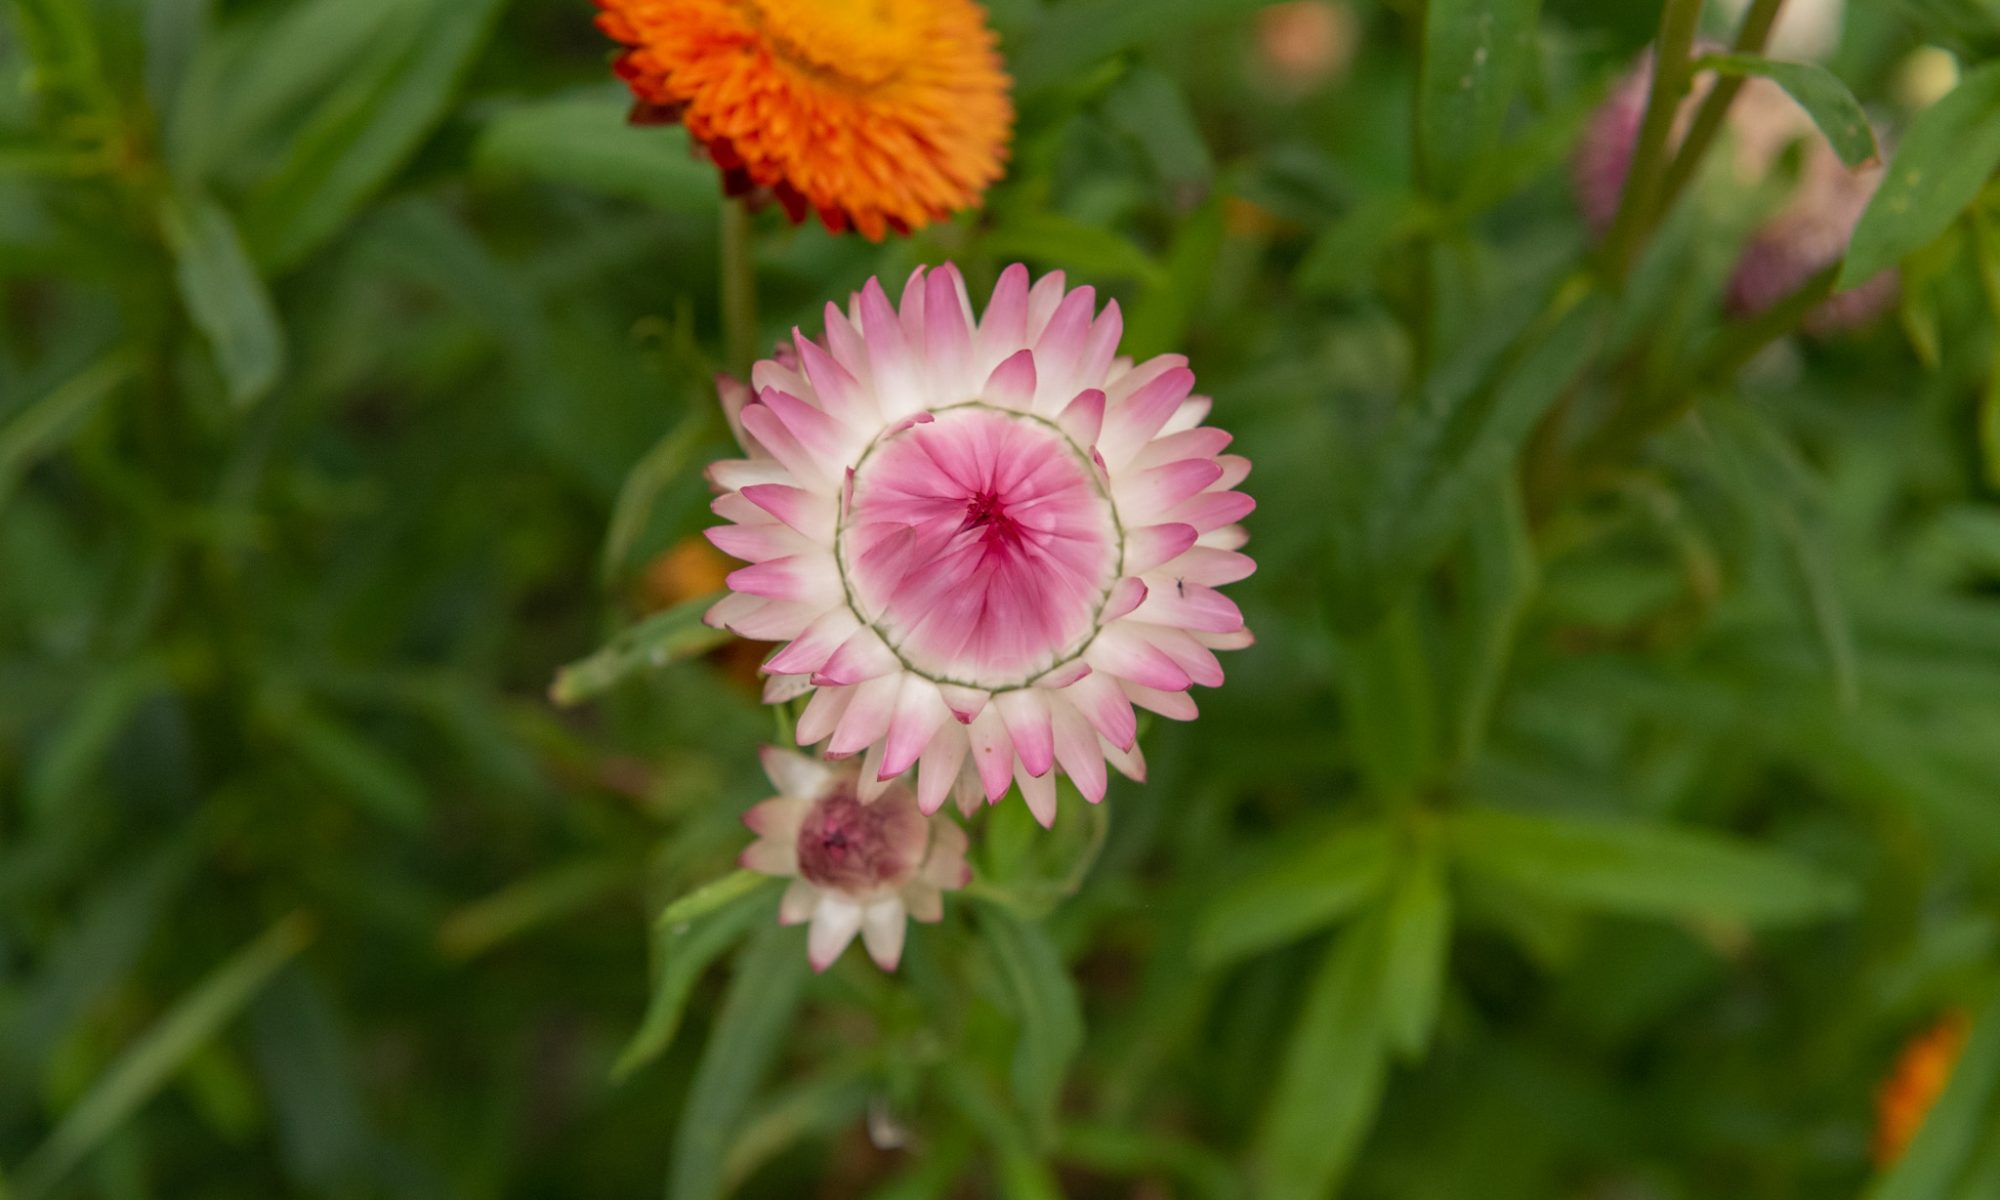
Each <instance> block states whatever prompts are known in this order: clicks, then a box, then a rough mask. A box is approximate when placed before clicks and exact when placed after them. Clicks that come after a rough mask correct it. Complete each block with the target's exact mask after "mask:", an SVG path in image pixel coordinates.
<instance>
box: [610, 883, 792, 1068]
mask: <svg viewBox="0 0 2000 1200" xmlns="http://www.w3.org/2000/svg"><path fill="white" fill-rule="evenodd" d="M774 883H776V880H773V879H771V878H769V877H768V876H763V875H758V874H756V873H755V872H753V871H737V872H735V873H734V874H731V875H727V876H724V877H723V878H722V879H720V880H718V881H716V882H715V883H712V884H710V885H708V886H707V887H704V888H701V889H698V890H697V891H695V892H692V893H690V894H689V895H687V896H685V897H683V898H682V899H680V900H678V901H676V902H675V903H673V904H671V905H668V906H667V911H666V912H665V913H662V914H661V917H660V920H659V922H658V923H657V924H656V925H655V926H654V929H653V971H654V974H653V997H652V999H651V1001H649V1002H648V1003H647V1005H646V1015H645V1017H644V1018H643V1019H642V1020H641V1021H640V1023H639V1029H638V1032H636V1033H634V1034H633V1035H632V1040H631V1041H630V1042H628V1043H626V1045H625V1049H623V1050H622V1051H620V1052H619V1054H618V1061H617V1062H616V1063H615V1064H613V1065H612V1068H611V1077H612V1078H613V1079H614V1080H616V1079H624V1078H626V1077H627V1076H629V1075H631V1074H632V1072H634V1071H637V1070H638V1069H639V1068H641V1067H643V1066H645V1065H646V1064H647V1063H650V1062H652V1061H653V1060H654V1059H656V1058H658V1057H659V1056H660V1055H661V1054H664V1053H665V1052H666V1050H667V1047H668V1046H670V1045H672V1044H673V1040H674V1034H675V1033H676V1032H677V1031H678V1030H679V1029H680V1023H681V1016H682V1014H683V1013H685V1012H686V1011H687V1004H688V997H689V996H690V995H691V994H692V993H693V991H694V985H695V983H696V982H697V981H698V980H700V978H701V976H702V973H703V972H704V971H706V970H708V968H709V966H710V964H712V963H714V962H715V960H716V959H718V958H721V957H722V956H723V955H724V954H726V953H728V951H729V949H730V947H732V946H734V945H735V944H736V943H737V942H738V941H740V940H741V939H742V938H743V936H744V935H745V934H747V933H749V932H750V930H752V929H754V928H756V927H757V926H758V925H759V924H770V923H773V922H774V921H775V919H776V918H775V917H774V916H773V915H772V911H771V904H770V885H772V884H774Z"/></svg>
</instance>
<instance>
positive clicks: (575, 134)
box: [472, 88, 722, 218]
mask: <svg viewBox="0 0 2000 1200" xmlns="http://www.w3.org/2000/svg"><path fill="white" fill-rule="evenodd" d="M631 107H632V97H631V94H630V93H629V92H627V91H626V90H625V89H623V88H618V89H616V90H615V91H613V90H609V89H606V90H602V91H598V90H592V91H591V92H589V93H580V94H575V95H565V96H558V97H555V98H553V99H549V100H540V101H535V102H532V103H528V104H521V105H517V106H515V107H512V108H506V109H502V110H501V111H500V112H498V113H497V114H495V115H494V117H493V118H492V119H491V120H490V121H488V122H487V123H486V126H485V128H483V129H482V130H480V133H479V140H478V141H477V142H476V143H475V144H474V145H473V149H472V166H473V170H474V171H475V172H477V173H479V174H481V175H485V176H488V177H490V178H508V177H527V178H532V179H539V180H542V181H544V182H547V183H554V184H561V185H565V186H570V187H580V188H584V189H586V190H588V191H593V192H599V193H602V194H604V195H607V196H622V197H625V198H628V199H632V200H640V201H643V202H645V203H647V204H651V205H653V206H655V207H657V208H661V209H664V210H666V211H668V212H674V213H686V214H689V215H695V216H701V217H704V218H705V217H708V216H710V215H712V214H713V213H714V212H715V204H716V197H717V196H718V195H719V194H720V193H721V189H722V184H721V181H720V177H719V176H718V175H717V173H716V170H715V168H714V167H713V166H712V165H710V164H709V163H708V162H707V160H705V159H703V158H701V157H699V156H697V155H696V154H694V153H693V151H692V150H691V149H690V147H689V145H688V137H687V131H686V130H685V129H683V128H681V127H680V126H678V125H673V126H662V125H646V126H637V125H633V124H631V123H629V122H628V121H627V120H626V119H625V118H626V113H627V112H628V111H629V110H630V109H631Z"/></svg>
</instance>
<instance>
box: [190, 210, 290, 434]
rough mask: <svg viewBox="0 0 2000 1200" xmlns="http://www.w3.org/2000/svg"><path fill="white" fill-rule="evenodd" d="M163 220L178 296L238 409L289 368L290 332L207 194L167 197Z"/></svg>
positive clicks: (232, 229)
mask: <svg viewBox="0 0 2000 1200" xmlns="http://www.w3.org/2000/svg"><path fill="white" fill-rule="evenodd" d="M160 225H161V228H162V229H163V230H164V231H165V233H166V238H167V246H168V247H169V248H170V249H171V250H172V251H173V254H174V281H175V283H176V284H178V285H179V287H180V294H181V303H183V304H185V305H186V306H187V310H188V315H189V316H191V317H192V318H194V323H195V327H196V328H198V329H200V330H201V332H202V334H203V335H204V336H205V337H207V338H208V344H209V346H210V347H211V348H212V349H213V350H214V351H215V361H216V365H217V366H219V367H221V368H222V378H223V381H224V382H225V383H226V384H228V386H229V399H230V401H231V402H232V403H234V404H235V405H236V406H237V407H239V408H245V407H248V406H249V405H251V404H254V403H256V402H257V401H258V400H260V399H262V398H263V396H264V394H265V393H267V392H269V391H270V390H271V385H272V384H274V383H276V382H277V380H278V375H279V373H280V372H281V371H283V370H284V366H285V335H284V332H283V331H282V330H281V329H280V328H279V327H278V310H277V307H276V306H275V305H273V304H272V303H271V295H270V293H269V292H267V291H265V290H264V281H263V280H262V279H260V278H259V277H258V275H257V267H256V265H255V264H254V263H252V262H251V261H250V255H249V253H248V252H247V251H245V250H244V248H243V241H242V239H241V238H239V237H238V236H237V234H236V226H235V225H234V224H232V223H231V222H230V220H229V214H228V213H226V212H224V211H222V207H221V206H220V205H218V204H216V203H215V202H214V201H213V200H210V199H209V198H207V197H206V196H181V197H175V198H172V199H169V200H167V201H166V202H164V203H163V204H161V206H160Z"/></svg>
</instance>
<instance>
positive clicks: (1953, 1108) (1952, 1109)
mask: <svg viewBox="0 0 2000 1200" xmlns="http://www.w3.org/2000/svg"><path fill="white" fill-rule="evenodd" d="M1996 1099H2000V998H1995V999H1993V1000H1990V1001H1988V1002H1987V1004H1986V1006H1985V1008H1984V1009H1983V1010H1982V1011H1981V1012H1980V1014H1979V1017H1978V1020H1977V1023H1976V1024H1975V1025H1974V1026H1973V1030H1972V1036H1971V1037H1970V1038H1969V1039H1968V1040H1967V1041H1966V1043H1965V1049H1964V1050H1962V1051H1961V1052H1960V1053H1959V1056H1958V1061H1957V1063H1956V1064H1955V1065H1954V1066H1953V1067H1952V1070H1951V1081H1950V1082H1949V1083H1948V1084H1946V1085H1945V1089H1944V1094H1943V1095H1941V1096H1939V1097H1938V1099H1937V1103H1936V1104H1934V1105H1933V1106H1932V1107H1931V1110H1930V1112H1929V1113H1927V1114H1926V1115H1925V1117H1924V1123H1923V1125H1922V1126H1921V1127H1920V1128H1918V1130H1917V1135H1916V1137H1914V1138H1912V1139H1911V1140H1910V1145H1909V1148H1908V1149H1907V1150H1905V1151H1904V1153H1903V1157H1902V1158H1901V1159H1899V1160H1897V1162H1896V1165H1895V1166H1894V1167H1893V1168H1891V1169H1890V1171H1889V1172H1888V1174H1886V1175H1884V1176H1883V1177H1882V1178H1881V1179H1880V1180H1878V1181H1877V1182H1876V1184H1875V1186H1874V1187H1872V1188H1870V1189H1869V1191H1868V1194H1867V1197H1866V1200H1959V1197H1960V1195H1961V1193H1959V1192H1958V1191H1957V1190H1956V1189H1955V1187H1954V1185H1955V1184H1956V1183H1957V1182H1958V1180H1959V1177H1960V1175H1961V1174H1962V1173H1964V1172H1965V1170H1966V1169H1967V1167H1968V1166H1969V1165H1971V1163H1972V1159H1973V1156H1974V1154H1975V1153H1977V1152H1978V1151H1980V1150H1981V1149H1982V1145H1981V1139H1982V1137H1983V1136H1987V1135H1990V1134H1991V1133H1992V1131H1993V1129H1994V1128H1995V1125H1996V1122H2000V1104H1996ZM1982 1165H1983V1164H1982Z"/></svg>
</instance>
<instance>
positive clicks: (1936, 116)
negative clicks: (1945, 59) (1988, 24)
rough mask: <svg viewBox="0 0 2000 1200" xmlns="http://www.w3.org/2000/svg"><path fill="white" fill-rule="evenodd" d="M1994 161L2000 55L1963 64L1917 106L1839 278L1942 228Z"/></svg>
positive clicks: (1857, 276) (1998, 138) (1999, 162)
mask: <svg viewBox="0 0 2000 1200" xmlns="http://www.w3.org/2000/svg"><path fill="white" fill-rule="evenodd" d="M1996 166H2000V63H1987V64H1986V65H1984V66H1981V67H1977V68H1975V69H1973V70H1971V71H1968V72H1966V74H1965V76H1964V78H1962V79H1960V80H1959V81H1958V86H1957V87H1955V88H1953V89H1952V90H1951V92H1950V93H1949V94H1947V95H1946V96H1945V97H1944V99H1942V100H1940V101H1938V102H1937V103H1936V104H1933V105H1931V106H1930V107H1929V108H1927V109H1925V110H1924V111H1922V112H1920V113H1918V114H1917V116H1916V119H1915V120H1913V121H1912V122H1911V123H1910V129H1909V132H1908V133H1906V134H1904V135H1903V140H1902V144H1901V145H1899V146H1897V147H1896V153H1895V156H1894V157H1893V158H1891V159H1890V160H1889V166H1888V169H1887V170H1886V171H1885V172H1884V173H1883V176H1882V184H1881V186H1880V187H1878V188H1877V189H1876V190H1875V195H1874V198H1873V199H1871V200H1869V202H1868V208H1867V210H1866V211H1864V212H1863V213H1862V214H1861V222H1860V224H1858V225H1856V226H1855V229H1854V237H1853V239H1852V240H1851V241H1850V242H1849V243H1848V248H1847V261H1846V264H1845V265H1844V266H1842V267H1841V270H1840V286H1841V287H1844V288H1846V287H1854V286H1856V285H1857V284H1862V283H1866V282H1868V281H1869V280H1870V279H1873V278H1874V277H1875V276H1876V275H1879V274H1881V273H1882V272H1883V271H1885V270H1888V269H1889V268H1890V267H1893V266H1895V265H1896V264H1897V263H1898V262H1900V261H1902V259H1903V258H1904V257H1905V256H1906V255H1909V254H1911V253H1913V252H1914V251H1916V250H1917V249H1919V248H1921V247H1922V246H1924V245H1925V244H1926V243H1928V242H1930V241H1931V240H1932V239H1933V238H1935V237H1937V236H1938V235H1940V234H1942V233H1943V232H1944V231H1945V230H1946V229H1947V228H1948V227H1949V226H1950V225H1951V223H1952V222H1953V221H1955V220H1957V219H1958V215H1959V214H1960V213H1962V212H1964V211H1965V209H1966V207H1967V206H1968V205H1970V204H1971V203H1972V202H1973V200H1975V199H1976V198H1978V196H1979V191H1980V189H1981V188H1983V187H1985V186H1986V181H1987V180H1988V179H1990V178H1992V176H1993V170H1994V168H1995V167H1996Z"/></svg>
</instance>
